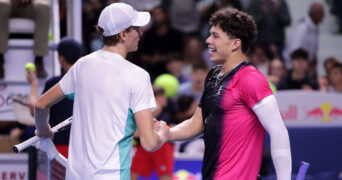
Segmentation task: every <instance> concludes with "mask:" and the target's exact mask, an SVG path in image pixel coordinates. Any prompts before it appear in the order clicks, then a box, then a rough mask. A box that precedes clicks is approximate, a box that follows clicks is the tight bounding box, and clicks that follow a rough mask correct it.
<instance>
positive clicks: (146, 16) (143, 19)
mask: <svg viewBox="0 0 342 180" xmlns="http://www.w3.org/2000/svg"><path fill="white" fill-rule="evenodd" d="M150 19H151V16H150V13H148V12H138V18H137V20H136V21H135V22H134V23H133V24H132V26H145V25H147V24H148V22H150Z"/></svg>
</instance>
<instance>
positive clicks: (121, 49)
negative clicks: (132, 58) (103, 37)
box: [102, 45, 127, 58]
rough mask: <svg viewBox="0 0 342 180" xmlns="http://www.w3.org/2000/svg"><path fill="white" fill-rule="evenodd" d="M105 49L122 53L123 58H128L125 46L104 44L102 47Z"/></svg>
mask: <svg viewBox="0 0 342 180" xmlns="http://www.w3.org/2000/svg"><path fill="white" fill-rule="evenodd" d="M102 50H103V51H109V52H112V53H117V54H120V55H121V56H122V57H123V58H126V55H127V51H126V48H125V47H124V46H121V45H116V46H104V47H103V48H102Z"/></svg>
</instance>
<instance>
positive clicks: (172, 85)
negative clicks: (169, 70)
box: [153, 74, 179, 98]
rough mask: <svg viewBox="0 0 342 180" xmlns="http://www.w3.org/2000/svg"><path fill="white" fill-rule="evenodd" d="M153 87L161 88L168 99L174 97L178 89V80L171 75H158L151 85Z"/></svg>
mask: <svg viewBox="0 0 342 180" xmlns="http://www.w3.org/2000/svg"><path fill="white" fill-rule="evenodd" d="M153 84H154V85H155V86H159V87H162V88H163V89H164V91H165V95H166V96H167V97H168V98H172V97H174V96H175V95H176V94H177V92H178V88H179V82H178V79H177V78H176V77H175V76H173V75H171V74H162V75H159V76H158V77H157V78H156V79H155V80H154V83H153Z"/></svg>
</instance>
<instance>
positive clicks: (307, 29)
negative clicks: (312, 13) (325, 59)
mask: <svg viewBox="0 0 342 180" xmlns="http://www.w3.org/2000/svg"><path fill="white" fill-rule="evenodd" d="M318 38H319V31H318V26H317V25H315V24H314V22H313V21H312V20H311V18H310V17H308V16H307V17H305V18H302V19H300V20H299V22H298V23H297V24H296V25H295V26H294V27H293V29H292V31H291V35H290V36H289V37H288V41H287V47H286V49H285V50H284V52H283V57H284V60H285V66H286V68H287V69H291V68H292V65H291V58H290V56H291V53H293V52H294V51H295V50H297V49H299V48H302V49H304V50H306V51H307V52H308V55H309V57H308V58H309V62H312V61H313V59H314V56H315V55H316V54H317V50H318Z"/></svg>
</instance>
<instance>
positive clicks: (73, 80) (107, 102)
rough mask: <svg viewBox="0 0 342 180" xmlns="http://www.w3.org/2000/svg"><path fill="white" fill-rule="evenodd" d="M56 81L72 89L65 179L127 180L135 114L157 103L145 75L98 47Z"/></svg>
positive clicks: (67, 93) (70, 93)
mask: <svg viewBox="0 0 342 180" xmlns="http://www.w3.org/2000/svg"><path fill="white" fill-rule="evenodd" d="M59 85H60V86H61V88H62V91H63V92H64V94H65V95H68V96H69V95H72V94H74V111H73V122H72V127H71V133H70V144H69V158H68V166H67V172H66V179H75V180H78V179H82V180H84V179H91V180H93V179H100V180H103V179H130V167H131V156H130V150H131V144H132V138H131V137H132V136H133V134H134V132H135V129H136V123H135V120H134V113H136V112H138V111H140V110H144V109H150V108H155V107H156V102H155V98H154V96H153V91H152V86H151V81H150V77H149V74H148V73H147V72H146V71H145V70H143V69H141V68H140V67H138V66H136V65H134V64H132V63H130V62H129V61H127V60H126V59H124V58H123V57H122V56H120V55H119V54H115V53H111V52H107V51H103V50H99V51H96V52H94V53H92V54H90V55H87V56H85V57H82V58H81V59H80V60H78V61H77V62H76V63H75V64H74V65H73V66H72V67H71V68H70V70H69V71H68V72H67V73H66V74H65V75H64V77H63V78H62V80H61V81H60V82H59Z"/></svg>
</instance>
